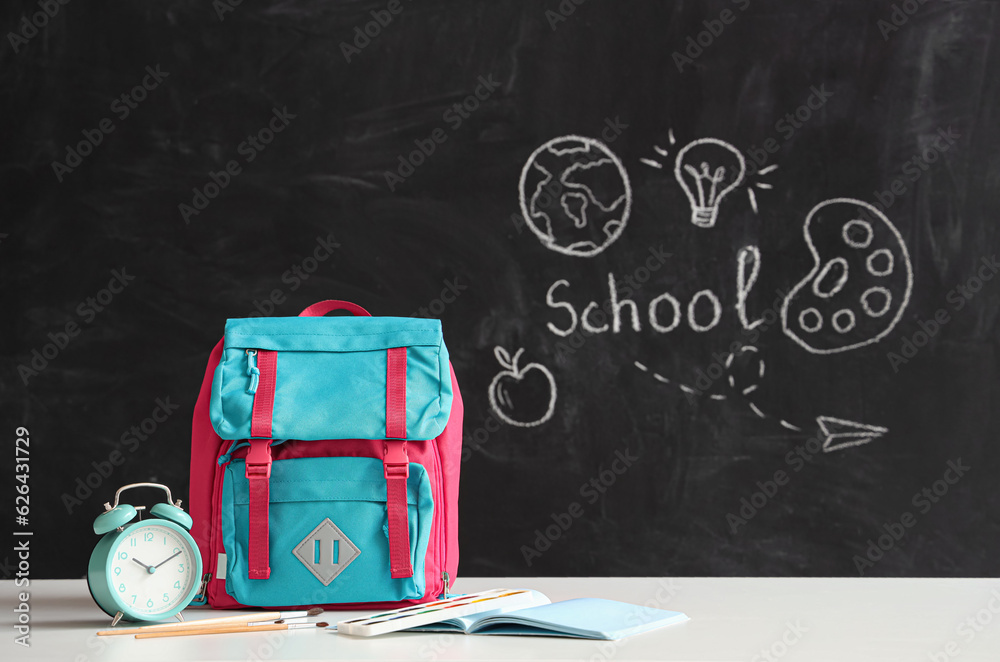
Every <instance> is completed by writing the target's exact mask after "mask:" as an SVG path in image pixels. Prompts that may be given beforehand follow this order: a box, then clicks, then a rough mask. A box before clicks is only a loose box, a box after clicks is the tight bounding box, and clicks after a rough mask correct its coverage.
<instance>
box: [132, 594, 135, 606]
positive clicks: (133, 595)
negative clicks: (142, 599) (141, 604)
mask: <svg viewBox="0 0 1000 662" xmlns="http://www.w3.org/2000/svg"><path fill="white" fill-rule="evenodd" d="M132 604H135V593H133V594H132Z"/></svg>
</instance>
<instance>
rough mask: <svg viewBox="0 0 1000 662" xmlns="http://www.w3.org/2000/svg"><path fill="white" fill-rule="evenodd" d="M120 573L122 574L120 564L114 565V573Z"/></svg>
mask: <svg viewBox="0 0 1000 662" xmlns="http://www.w3.org/2000/svg"><path fill="white" fill-rule="evenodd" d="M120 574H122V568H121V566H118V565H116V566H115V575H120Z"/></svg>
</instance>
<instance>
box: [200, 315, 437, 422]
mask: <svg viewBox="0 0 1000 662" xmlns="http://www.w3.org/2000/svg"><path fill="white" fill-rule="evenodd" d="M404 375H405V383H404V380H403V379H402V377H403V376H404ZM451 403H452V386H451V375H450V371H449V367H448V350H447V348H446V347H445V345H444V339H443V337H442V333H441V322H440V321H439V320H431V319H414V318H406V317H276V318H250V319H231V320H228V321H227V322H226V336H225V342H224V349H223V353H222V359H221V361H220V362H219V365H218V367H217V368H216V371H215V377H214V380H213V382H212V399H211V407H210V415H211V420H212V426H213V427H214V428H215V430H216V432H217V433H218V434H219V436H220V437H222V438H223V439H250V438H269V439H301V440H318V439H387V438H397V439H407V440H427V439H434V438H435V437H437V436H438V435H440V434H441V432H442V431H443V430H444V428H445V425H446V424H447V422H448V417H449V414H450V413H451ZM399 405H405V407H401V406H399ZM404 408H405V412H406V415H405V420H403V417H402V416H400V415H399V414H400V413H401V412H402V411H403V409H404ZM387 410H388V411H389V412H390V413H389V415H388V416H387Z"/></svg>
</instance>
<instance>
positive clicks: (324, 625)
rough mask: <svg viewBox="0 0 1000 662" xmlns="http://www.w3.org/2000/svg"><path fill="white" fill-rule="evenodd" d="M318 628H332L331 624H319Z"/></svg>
mask: <svg viewBox="0 0 1000 662" xmlns="http://www.w3.org/2000/svg"><path fill="white" fill-rule="evenodd" d="M316 627H318V628H328V627H330V624H329V623H317V624H316Z"/></svg>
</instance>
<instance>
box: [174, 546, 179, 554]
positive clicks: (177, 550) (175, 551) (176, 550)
mask: <svg viewBox="0 0 1000 662" xmlns="http://www.w3.org/2000/svg"><path fill="white" fill-rule="evenodd" d="M179 551H181V548H180V547H174V551H173V552H172V553H173V554H176V553H177V552H179Z"/></svg>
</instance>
